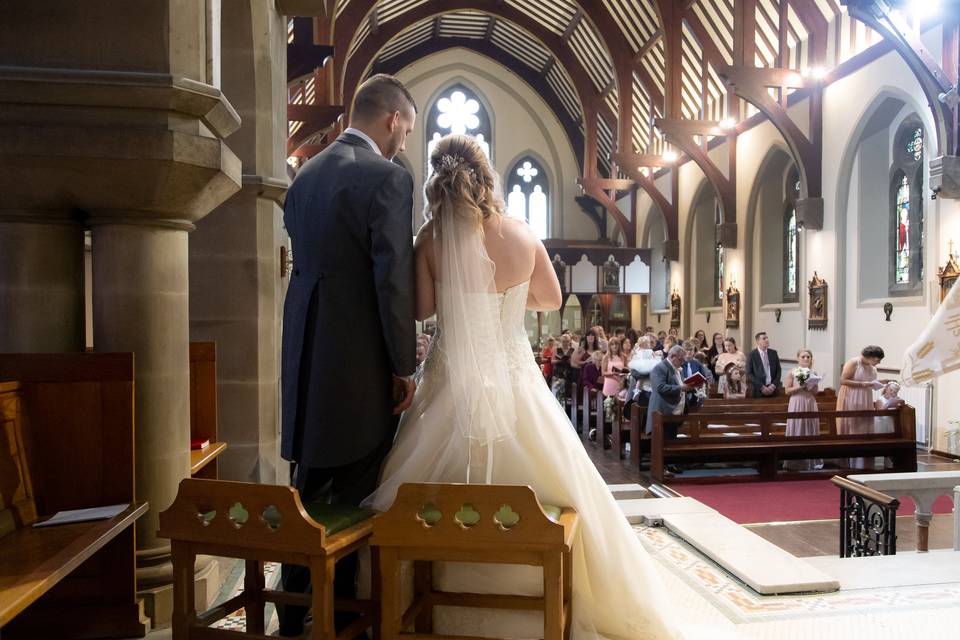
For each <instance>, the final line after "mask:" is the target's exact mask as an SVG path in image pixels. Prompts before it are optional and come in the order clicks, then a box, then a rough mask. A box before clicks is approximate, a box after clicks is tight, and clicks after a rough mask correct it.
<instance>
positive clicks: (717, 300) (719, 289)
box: [713, 242, 725, 304]
mask: <svg viewBox="0 0 960 640" xmlns="http://www.w3.org/2000/svg"><path fill="white" fill-rule="evenodd" d="M715 255H716V266H715V268H716V273H715V276H716V278H715V288H714V300H713V301H714V304H722V302H723V272H724V266H725V265H724V250H723V245H722V244H720V243H719V242H717V248H716V250H715Z"/></svg>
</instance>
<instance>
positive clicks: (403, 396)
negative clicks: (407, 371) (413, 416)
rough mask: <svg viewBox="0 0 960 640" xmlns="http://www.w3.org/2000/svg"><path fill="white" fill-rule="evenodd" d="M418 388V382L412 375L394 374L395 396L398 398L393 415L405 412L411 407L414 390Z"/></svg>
mask: <svg viewBox="0 0 960 640" xmlns="http://www.w3.org/2000/svg"><path fill="white" fill-rule="evenodd" d="M416 390H417V383H416V382H414V381H413V378H412V377H409V378H401V377H400V376H393V397H394V398H395V399H396V405H395V406H394V407H393V415H397V414H398V413H403V412H404V411H406V410H407V409H409V408H410V403H411V402H413V392H414V391H416Z"/></svg>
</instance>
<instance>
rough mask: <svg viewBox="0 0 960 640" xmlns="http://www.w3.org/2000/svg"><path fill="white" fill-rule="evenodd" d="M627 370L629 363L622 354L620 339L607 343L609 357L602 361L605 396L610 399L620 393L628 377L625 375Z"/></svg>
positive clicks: (612, 339) (613, 339)
mask: <svg viewBox="0 0 960 640" xmlns="http://www.w3.org/2000/svg"><path fill="white" fill-rule="evenodd" d="M626 368H627V363H626V362H624V360H623V354H622V353H621V342H620V339H619V338H610V340H609V341H608V343H607V355H605V356H604V357H603V360H602V361H601V366H600V370H601V371H602V372H603V395H604V397H607V398H609V397H610V396H615V395H617V394H618V393H620V389H621V387H623V379H624V378H625V377H626V375H625V374H624V373H623V372H624V371H625V370H626Z"/></svg>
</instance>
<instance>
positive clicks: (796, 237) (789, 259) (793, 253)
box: [784, 205, 800, 296]
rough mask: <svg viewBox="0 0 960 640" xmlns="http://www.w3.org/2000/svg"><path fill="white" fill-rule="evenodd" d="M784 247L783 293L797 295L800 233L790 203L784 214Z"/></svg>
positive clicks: (795, 211) (794, 210)
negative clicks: (784, 280)
mask: <svg viewBox="0 0 960 640" xmlns="http://www.w3.org/2000/svg"><path fill="white" fill-rule="evenodd" d="M785 224H786V233H785V234H784V239H785V240H786V247H784V256H785V258H786V265H785V266H786V269H785V273H784V277H785V278H786V282H785V283H784V289H785V293H787V294H788V295H791V296H795V295H797V254H798V253H799V251H798V249H799V245H800V234H799V233H798V232H797V210H796V209H795V208H794V207H793V206H792V205H791V206H788V207H787V216H786V223H785Z"/></svg>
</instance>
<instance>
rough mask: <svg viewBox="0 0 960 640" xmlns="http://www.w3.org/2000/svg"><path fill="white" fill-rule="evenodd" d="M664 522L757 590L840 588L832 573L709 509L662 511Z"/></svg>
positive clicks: (766, 592) (780, 591) (782, 591)
mask: <svg viewBox="0 0 960 640" xmlns="http://www.w3.org/2000/svg"><path fill="white" fill-rule="evenodd" d="M650 502H653V501H650ZM663 522H664V524H665V525H666V526H667V528H668V529H670V530H671V531H672V532H674V533H675V534H676V535H678V536H680V537H681V538H683V539H684V540H685V541H686V542H687V543H689V544H690V545H692V546H693V547H695V548H696V549H697V550H699V551H700V552H701V553H703V554H704V555H706V556H707V557H708V558H710V559H711V560H713V561H714V562H716V563H717V564H718V565H720V566H721V567H723V568H724V569H726V570H727V571H729V572H730V573H732V574H733V575H734V576H736V577H737V578H738V579H740V580H742V581H743V582H744V583H745V584H747V585H748V586H749V587H750V588H751V589H753V590H754V591H756V592H757V593H760V594H763V595H778V594H787V593H823V592H830V591H837V590H838V589H840V582H839V581H838V580H837V579H835V578H834V577H832V576H830V575H827V574H826V573H824V572H823V571H821V570H820V569H817V568H816V567H814V566H813V565H811V564H810V563H809V562H807V561H806V560H803V559H801V558H797V557H796V556H793V555H792V554H790V553H787V552H786V551H784V550H783V549H781V548H780V547H778V546H776V545H775V544H773V543H771V542H768V541H767V540H765V539H763V538H761V537H760V536H758V535H757V534H755V533H753V532H752V531H750V530H749V529H746V528H745V527H742V526H741V525H739V524H737V523H736V522H734V521H733V520H730V519H729V518H727V517H726V516H723V515H721V514H719V513H717V512H716V511H713V510H712V509H711V510H709V511H700V512H687V513H673V514H664V515H663Z"/></svg>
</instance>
